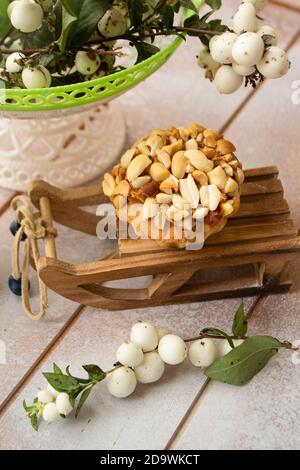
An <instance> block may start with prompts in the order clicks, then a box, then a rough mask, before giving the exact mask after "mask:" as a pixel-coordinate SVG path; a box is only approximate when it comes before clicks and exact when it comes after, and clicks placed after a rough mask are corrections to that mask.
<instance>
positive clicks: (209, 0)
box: [205, 0, 222, 10]
mask: <svg viewBox="0 0 300 470" xmlns="http://www.w3.org/2000/svg"><path fill="white" fill-rule="evenodd" d="M205 3H206V5H208V6H210V8H212V9H213V10H219V8H221V6H222V0H205Z"/></svg>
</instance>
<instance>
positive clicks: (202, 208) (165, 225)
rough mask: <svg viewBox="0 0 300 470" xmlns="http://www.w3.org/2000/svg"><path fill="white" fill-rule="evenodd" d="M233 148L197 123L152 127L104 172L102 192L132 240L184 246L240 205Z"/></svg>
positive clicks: (222, 222)
mask: <svg viewBox="0 0 300 470" xmlns="http://www.w3.org/2000/svg"><path fill="white" fill-rule="evenodd" d="M235 150H236V149H235V146H234V145H233V144H232V143H231V142H230V141H228V140H226V139H224V137H223V136H222V135H219V133H218V132H217V131H215V130H214V129H209V128H205V127H204V126H202V125H199V124H191V125H190V126H188V127H186V128H183V127H171V128H169V129H154V130H153V131H152V132H151V134H150V135H146V136H144V137H142V138H141V139H139V140H138V141H137V142H135V143H134V144H133V145H132V147H131V148H130V149H128V150H127V151H126V152H125V153H124V155H123V156H122V158H121V160H120V163H119V164H117V165H115V166H114V168H113V169H112V172H111V173H106V174H105V175H104V179H103V182H102V187H103V192H104V194H105V195H106V196H108V197H109V198H110V200H111V201H112V202H113V204H114V206H115V208H116V213H117V215H118V217H119V218H120V219H121V220H126V222H127V223H128V224H130V227H131V228H132V230H133V232H134V235H135V237H137V238H153V239H155V240H156V241H157V242H158V243H159V244H161V245H164V246H169V247H176V248H184V247H186V246H187V245H188V244H189V243H191V242H195V240H198V233H197V231H198V232H199V231H200V230H201V231H202V234H201V236H202V238H203V242H204V241H205V240H206V239H207V238H208V237H210V236H211V235H213V234H214V233H217V232H219V231H220V230H222V229H223V228H224V226H225V225H226V222H227V218H228V217H230V216H232V215H234V214H235V213H236V212H237V211H238V209H239V206H240V191H241V185H242V183H243V181H244V173H243V171H242V165H241V163H240V162H239V161H238V159H237V158H236V155H235V153H234V152H235ZM199 222H200V224H199ZM199 227H200V229H199Z"/></svg>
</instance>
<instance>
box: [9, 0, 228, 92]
mask: <svg viewBox="0 0 300 470" xmlns="http://www.w3.org/2000/svg"><path fill="white" fill-rule="evenodd" d="M11 1H12V0H3V1H1V5H0V67H3V68H4V66H5V60H6V56H7V55H9V54H11V53H13V52H22V53H23V54H24V55H25V59H24V64H26V65H29V66H33V67H35V66H37V65H43V66H44V67H47V68H48V70H49V71H50V73H51V74H52V75H54V76H53V77H52V85H53V86H55V85H61V84H68V83H74V82H78V81H79V82H80V81H84V80H86V79H87V77H86V76H84V75H81V74H79V73H78V72H76V71H74V67H73V65H74V61H75V56H76V53H77V52H78V51H86V52H87V53H88V54H95V52H97V54H99V55H100V57H101V66H100V69H99V74H100V76H102V75H103V74H111V73H113V72H116V71H118V70H119V69H120V66H115V64H114V62H115V61H114V60H109V61H108V60H105V57H107V55H113V56H118V55H120V54H121V51H119V50H116V49H115V41H116V40H118V39H125V40H128V41H130V44H131V45H132V46H133V47H135V48H136V49H137V52H138V54H137V63H138V62H140V61H143V60H145V59H147V58H148V57H150V56H152V55H153V54H155V53H157V52H158V50H159V49H158V47H157V46H155V45H154V44H153V41H154V39H155V37H156V36H170V35H177V36H182V37H185V36H186V35H187V36H189V35H190V36H197V37H199V39H200V41H201V42H202V43H203V44H205V45H207V44H208V42H209V38H210V37H211V36H212V35H216V34H220V33H221V32H223V31H225V30H227V29H228V28H227V26H226V25H223V24H222V20H221V19H214V20H211V19H210V17H211V15H212V14H213V13H214V12H216V11H217V10H218V9H219V8H220V7H221V4H222V2H221V0H205V1H204V3H205V4H206V6H207V8H208V9H209V11H208V12H207V13H206V14H205V15H202V16H200V15H199V6H200V5H201V3H203V0H202V1H200V0H175V1H174V0H158V1H157V0H102V1H101V2H99V0H80V1H79V0H53V6H52V8H50V9H45V10H44V20H43V24H42V26H41V27H40V28H39V29H38V30H37V31H35V32H33V33H22V32H20V31H18V30H16V29H14V28H12V25H11V22H10V19H9V17H8V14H7V7H8V5H9V3H10V2H11ZM36 2H37V3H40V5H41V6H42V7H43V2H39V0H36ZM114 6H120V7H122V8H125V10H126V11H127V13H128V19H129V27H128V29H127V31H126V32H125V33H124V34H120V35H116V36H114V37H104V36H101V34H100V33H99V31H98V27H97V24H98V22H99V20H101V18H102V17H103V16H104V15H105V13H106V12H107V11H108V10H109V9H111V8H112V7H114ZM181 8H185V9H188V10H190V12H191V16H190V17H189V18H187V19H186V20H185V21H184V23H183V24H181V25H178V23H177V20H176V14H177V13H178V12H179V10H180V9H181ZM16 41H17V43H20V44H21V46H15V44H16ZM149 41H150V42H149ZM103 59H104V60H103ZM24 64H22V65H24ZM0 78H1V79H2V87H7V88H9V87H12V86H18V87H22V86H23V84H22V80H21V78H20V73H6V71H5V69H4V70H3V71H1V73H0Z"/></svg>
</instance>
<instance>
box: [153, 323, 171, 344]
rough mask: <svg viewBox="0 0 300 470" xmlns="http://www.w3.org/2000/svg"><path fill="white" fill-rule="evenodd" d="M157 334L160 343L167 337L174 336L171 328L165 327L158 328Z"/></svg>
mask: <svg viewBox="0 0 300 470" xmlns="http://www.w3.org/2000/svg"><path fill="white" fill-rule="evenodd" d="M156 333H157V336H158V342H159V341H160V340H161V339H162V338H163V337H164V336H166V335H170V334H172V332H171V330H169V328H166V327H164V326H157V327H156Z"/></svg>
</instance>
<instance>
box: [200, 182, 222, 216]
mask: <svg viewBox="0 0 300 470" xmlns="http://www.w3.org/2000/svg"><path fill="white" fill-rule="evenodd" d="M199 193H200V201H201V204H202V206H204V207H208V209H209V210H210V211H215V210H216V209H217V207H218V205H219V203H220V201H221V196H222V194H221V192H220V190H219V189H218V187H217V186H216V185H215V184H209V185H208V186H201V188H200V191H199Z"/></svg>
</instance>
